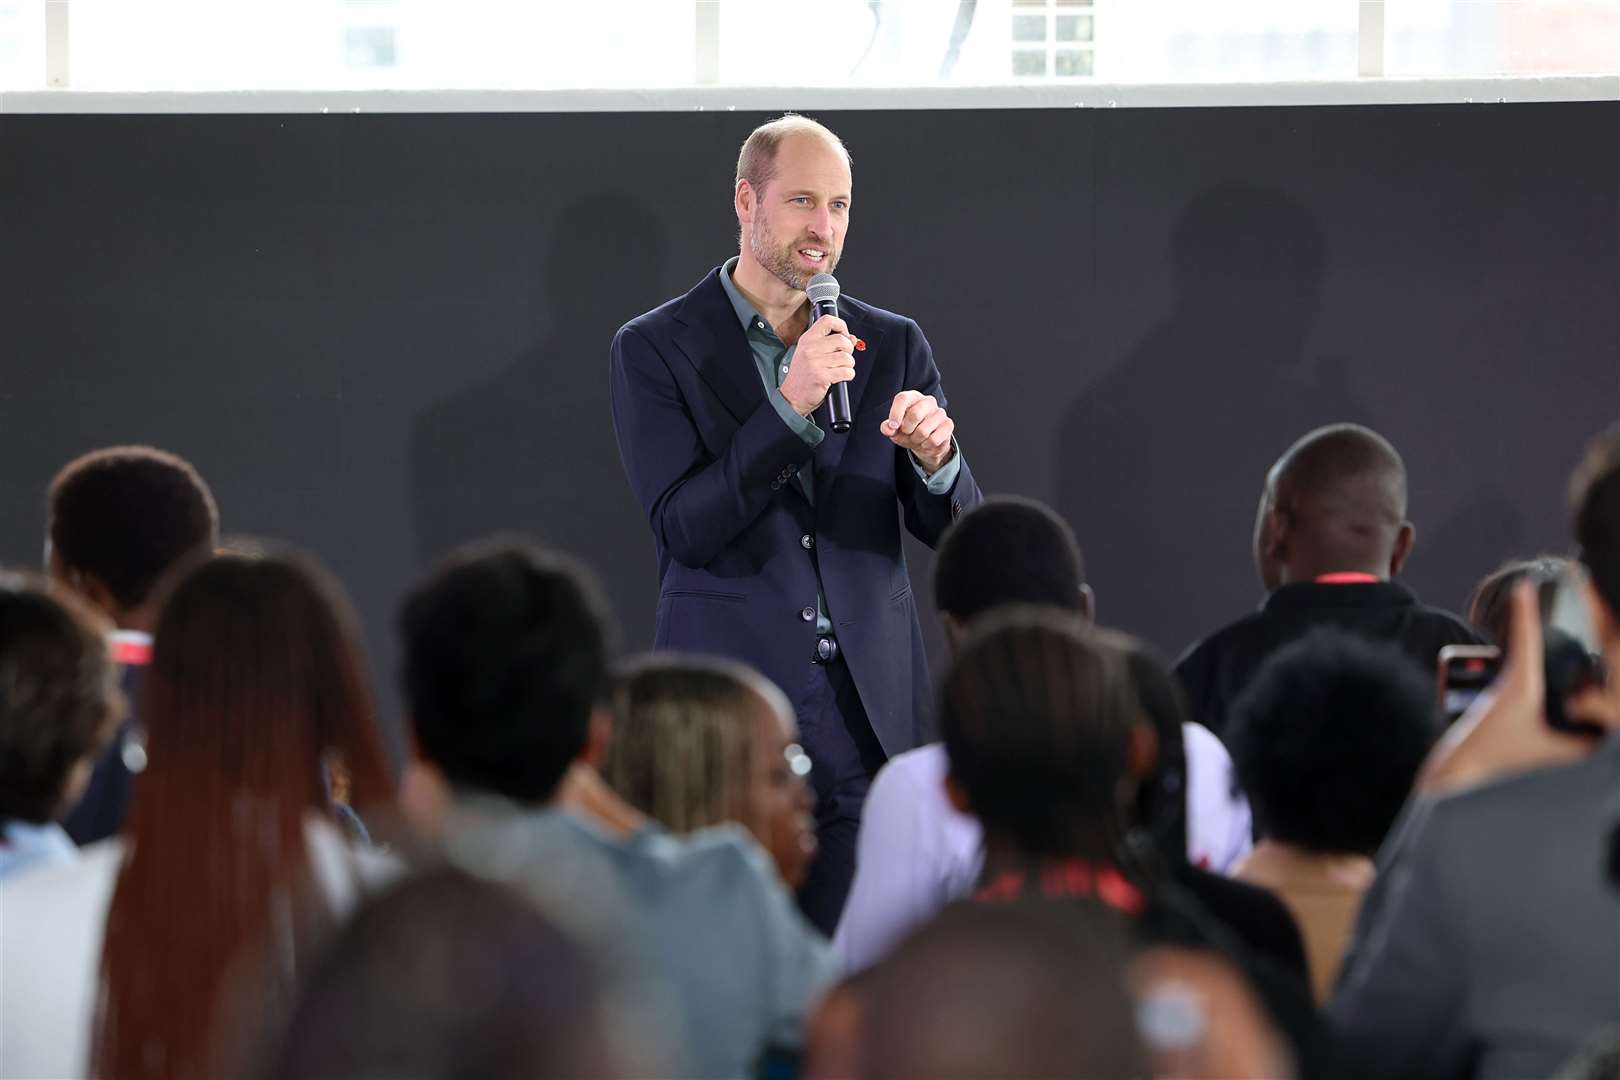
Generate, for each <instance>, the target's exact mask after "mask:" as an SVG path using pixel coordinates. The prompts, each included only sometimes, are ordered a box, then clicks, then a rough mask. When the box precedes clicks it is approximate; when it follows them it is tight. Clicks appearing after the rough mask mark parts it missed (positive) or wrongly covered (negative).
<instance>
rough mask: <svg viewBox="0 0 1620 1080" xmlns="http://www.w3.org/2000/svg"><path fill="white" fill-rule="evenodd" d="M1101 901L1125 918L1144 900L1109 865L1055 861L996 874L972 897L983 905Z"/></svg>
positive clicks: (1140, 908) (1139, 907)
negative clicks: (1037, 899) (1037, 900)
mask: <svg viewBox="0 0 1620 1080" xmlns="http://www.w3.org/2000/svg"><path fill="white" fill-rule="evenodd" d="M1032 896H1034V897H1041V898H1044V899H1048V900H1052V899H1073V898H1075V897H1087V898H1095V899H1097V900H1101V901H1102V902H1103V903H1105V904H1107V905H1108V906H1109V907H1111V908H1114V909H1116V910H1118V911H1123V912H1124V913H1125V914H1127V915H1140V914H1141V913H1142V909H1143V907H1145V906H1146V904H1147V901H1146V900H1145V899H1144V898H1143V896H1142V892H1141V890H1140V889H1138V888H1137V887H1136V886H1135V885H1132V884H1131V883H1130V882H1129V881H1126V880H1125V876H1124V875H1123V874H1121V873H1120V872H1119V870H1118V869H1116V868H1115V867H1112V866H1093V865H1092V864H1091V863H1089V862H1086V861H1085V860H1084V859H1059V860H1057V861H1056V862H1049V863H1044V864H1042V865H1041V866H1039V867H1037V868H1036V870H1035V871H1034V876H1033V879H1032V878H1031V874H1030V872H1029V871H1026V870H1007V871H1005V872H1003V873H1000V874H997V875H996V876H995V877H993V878H991V879H990V880H989V881H987V882H985V884H984V885H983V886H981V887H980V889H979V891H978V892H976V893H974V894H973V899H975V900H977V901H979V902H980V903H985V904H1007V903H1011V902H1012V901H1014V900H1021V899H1025V898H1027V897H1032Z"/></svg>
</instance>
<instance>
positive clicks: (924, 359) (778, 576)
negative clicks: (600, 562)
mask: <svg viewBox="0 0 1620 1080" xmlns="http://www.w3.org/2000/svg"><path fill="white" fill-rule="evenodd" d="M850 188H851V183H850V170H849V155H848V153H847V152H846V151H845V150H844V147H843V144H842V143H841V142H839V140H838V138H837V136H835V135H833V133H832V132H830V131H828V130H827V129H826V128H824V127H822V126H821V125H820V124H817V123H815V122H814V121H811V120H808V119H805V118H803V117H797V116H787V117H783V118H782V119H780V120H776V121H773V122H771V123H769V124H766V125H764V126H762V127H760V128H759V129H757V130H756V131H755V132H754V133H753V134H752V135H750V136H749V138H748V141H747V142H746V143H744V145H743V150H742V154H741V156H740V157H739V159H738V163H737V181H736V187H735V193H734V194H735V206H736V211H737V220H738V223H739V225H740V226H741V244H740V252H739V254H738V257H737V258H735V259H732V260H730V261H728V262H727V263H726V264H725V265H724V266H722V267H719V268H717V269H716V270H714V271H713V272H711V273H710V274H709V275H708V276H707V277H705V278H704V279H703V280H702V281H701V282H699V283H698V285H697V286H696V287H695V288H694V289H692V291H691V292H689V293H687V294H686V295H685V296H681V297H677V298H676V299H674V300H671V301H669V302H668V303H666V304H664V305H663V306H662V307H659V308H657V309H655V310H653V311H651V312H648V313H647V314H645V315H642V316H640V317H639V318H636V319H633V320H631V321H630V322H629V323H627V324H626V325H625V326H624V327H622V328H621V329H620V330H619V333H618V335H617V336H616V337H615V338H614V341H613V350H612V372H611V376H612V397H613V424H614V431H615V433H616V435H617V438H618V443H619V453H620V455H621V456H622V458H623V460H624V466H625V471H626V473H628V475H629V478H630V484H631V487H632V488H634V489H635V492H636V496H637V497H638V498H639V499H640V500H641V503H642V506H643V507H644V508H645V509H646V511H647V518H648V521H649V523H650V524H651V526H652V532H653V540H654V543H655V545H656V547H657V552H658V572H659V579H660V586H659V596H658V612H657V631H656V637H655V641H654V646H655V647H656V648H659V649H679V650H686V651H693V652H706V653H718V654H721V655H725V656H731V657H736V658H738V659H741V660H744V661H746V662H748V663H750V664H752V665H753V666H754V667H756V668H758V669H759V670H760V671H762V672H764V673H765V674H766V675H767V676H768V677H769V678H770V679H771V680H772V681H774V682H775V683H776V684H777V685H778V686H780V687H781V688H782V689H783V690H784V691H785V692H786V693H787V695H788V696H789V698H791V699H792V700H793V701H794V704H795V706H796V709H797V711H798V716H799V723H800V728H801V738H802V740H803V742H804V745H805V749H806V750H807V751H808V752H809V754H810V758H811V761H812V762H813V763H814V771H813V774H812V780H813V781H814V786H815V790H816V796H817V808H816V817H817V825H818V830H817V831H818V836H819V840H820V844H821V852H820V854H819V855H818V857H817V859H816V862H815V865H814V866H813V868H812V870H811V873H810V879H809V881H807V882H806V884H805V886H804V888H803V889H802V890H801V892H800V902H801V904H802V905H803V907H804V909H805V912H806V913H807V914H808V915H809V916H810V918H811V920H812V921H813V922H815V923H816V924H817V925H818V926H820V927H821V928H822V929H823V930H825V931H827V932H831V930H832V928H833V926H835V925H836V923H837V919H838V913H839V911H840V909H841V908H842V906H843V901H844V895H845V894H846V893H847V891H848V888H849V880H850V876H851V875H852V874H853V871H854V851H855V833H856V827H857V825H858V823H859V819H860V808H861V804H862V802H863V801H864V799H865V796H866V788H867V784H868V782H869V780H870V778H871V776H872V774H873V773H874V772H876V770H877V768H878V767H879V766H880V765H881V764H882V763H883V761H884V760H885V759H886V758H887V757H888V756H889V755H891V754H897V753H900V752H901V751H904V750H909V749H911V748H912V747H914V746H916V745H918V744H919V743H921V742H924V741H926V740H927V739H929V738H931V737H932V731H931V728H932V720H931V708H930V693H931V690H930V684H929V678H928V668H927V659H926V657H925V655H924V653H923V643H922V632H921V629H920V628H919V625H918V621H917V613H916V605H915V602H914V600H913V597H912V592H911V581H910V578H909V576H908V574H907V571H906V562H905V556H904V554H903V553H902V550H901V545H900V518H901V513H900V512H903V515H904V520H905V524H906V527H907V528H908V529H909V530H910V531H911V533H912V535H914V536H916V537H917V538H918V539H920V540H922V541H923V542H924V543H926V544H929V545H933V544H935V543H936V542H937V541H938V540H939V538H940V535H941V534H942V533H943V532H944V531H945V528H946V527H947V526H948V525H949V524H950V523H951V521H952V520H954V519H955V518H956V517H958V516H960V515H961V514H962V513H963V512H964V511H966V510H967V509H969V508H971V507H972V506H974V505H976V504H977V503H978V502H979V501H980V498H981V496H980V493H979V488H978V485H977V484H976V483H975V482H974V480H973V475H972V473H971V472H970V471H969V470H968V467H967V462H966V461H965V460H964V459H963V457H962V454H961V452H960V450H959V449H958V447H957V445H956V440H955V438H954V430H955V425H954V423H953V422H952V420H951V418H950V416H949V415H948V414H947V413H946V411H945V395H944V392H943V390H942V389H941V387H940V377H939V370H938V369H937V368H936V367H935V366H934V359H933V354H932V352H931V351H930V349H929V347H928V342H927V340H926V339H925V338H924V337H923V335H922V331H921V330H920V329H919V328H918V327H917V324H916V323H915V322H913V321H912V320H910V319H908V318H905V317H904V316H900V315H895V314H893V313H892V312H888V311H884V310H882V309H880V308H875V307H872V306H870V305H868V304H864V303H861V302H860V301H858V300H854V299H852V298H850V297H848V296H845V297H842V298H841V299H840V300H839V316H837V317H834V316H823V317H822V318H820V319H818V320H817V321H816V322H815V323H814V324H813V325H812V324H811V323H810V306H809V303H808V301H807V299H806V297H805V293H804V289H805V287H806V285H807V284H808V283H809V280H810V278H811V277H812V276H814V275H815V274H819V273H829V272H831V270H832V269H833V267H834V266H836V265H837V262H838V256H839V254H840V252H841V249H842V247H843V240H844V234H845V231H846V229H847V227H848V224H849V208H850V202H851V196H850ZM840 382H847V383H848V384H849V398H850V409H851V414H852V416H853V420H854V424H853V427H852V428H851V429H850V431H849V432H848V433H847V434H844V435H837V434H831V433H830V432H829V431H827V430H826V425H825V423H824V422H821V421H818V420H817V418H816V417H817V416H818V415H819V416H822V417H824V415H825V414H824V411H823V412H822V413H819V414H818V412H817V410H818V409H821V407H822V403H823V401H824V400H825V398H826V396H827V392H828V390H829V388H830V387H832V386H833V385H834V384H836V383H840ZM897 504H898V510H899V511H900V512H897Z"/></svg>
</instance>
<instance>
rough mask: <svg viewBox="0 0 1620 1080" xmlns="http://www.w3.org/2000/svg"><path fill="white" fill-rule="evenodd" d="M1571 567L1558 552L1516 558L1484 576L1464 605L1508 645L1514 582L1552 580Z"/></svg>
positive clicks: (1474, 619)
mask: <svg viewBox="0 0 1620 1080" xmlns="http://www.w3.org/2000/svg"><path fill="white" fill-rule="evenodd" d="M1570 568H1571V564H1570V561H1569V560H1568V559H1562V558H1559V557H1558V556H1557V555H1537V556H1536V557H1535V558H1533V559H1512V560H1509V561H1508V562H1505V563H1503V564H1502V565H1501V566H1498V567H1497V568H1496V569H1495V570H1492V571H1491V572H1490V573H1489V574H1486V575H1485V576H1484V577H1483V578H1481V579H1480V582H1479V584H1478V585H1475V586H1474V591H1473V592H1471V593H1470V594H1469V595H1468V604H1467V606H1466V607H1465V608H1464V610H1465V611H1466V612H1467V613H1468V621H1469V622H1470V623H1472V624H1473V625H1474V628H1475V629H1477V630H1479V631H1480V632H1481V633H1483V634H1484V635H1485V636H1486V637H1488V638H1490V639H1491V641H1493V642H1494V643H1496V644H1497V645H1498V646H1501V647H1502V648H1506V647H1507V644H1508V637H1509V635H1508V620H1509V617H1510V612H1511V610H1512V605H1511V603H1510V602H1509V601H1510V600H1511V598H1512V596H1513V586H1515V585H1517V584H1518V583H1519V582H1521V581H1523V580H1524V579H1526V578H1530V579H1532V580H1543V579H1545V580H1551V579H1553V578H1557V577H1561V576H1563V575H1564V574H1565V573H1567V572H1568V571H1569V569H1570Z"/></svg>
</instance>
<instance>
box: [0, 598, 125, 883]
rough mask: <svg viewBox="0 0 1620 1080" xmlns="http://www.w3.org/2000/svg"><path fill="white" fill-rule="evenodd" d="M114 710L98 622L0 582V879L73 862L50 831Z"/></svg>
mask: <svg viewBox="0 0 1620 1080" xmlns="http://www.w3.org/2000/svg"><path fill="white" fill-rule="evenodd" d="M122 710H123V701H122V698H121V695H120V694H119V692H118V684H117V676H116V674H115V670H114V668H113V664H112V661H111V659H110V658H109V655H108V651H107V640H106V635H105V633H104V632H103V630H102V628H101V626H99V625H98V619H97V616H96V615H95V614H94V613H92V612H91V611H89V610H88V609H87V608H86V607H85V605H83V604H81V603H80V602H78V601H77V600H75V599H74V598H73V597H72V596H69V595H63V594H53V593H52V592H51V591H50V590H49V589H47V587H46V586H45V584H44V583H43V582H39V581H34V580H32V579H30V578H27V577H23V576H20V575H16V574H9V573H0V878H3V877H8V876H10V875H12V874H15V873H16V872H17V871H19V870H22V869H24V868H25V867H30V866H41V865H46V864H49V863H53V862H64V861H69V860H71V859H72V858H73V856H74V853H75V848H74V846H73V841H72V840H71V839H69V838H68V834H67V833H66V832H64V831H63V829H62V826H61V825H59V824H57V822H58V820H59V819H60V818H61V817H62V815H63V814H65V813H66V812H67V811H68V809H69V808H70V807H71V806H73V805H74V803H75V802H77V800H78V797H79V795H80V793H81V792H83V790H84V786H85V783H86V782H87V781H88V779H89V776H90V770H91V768H92V766H94V764H95V761H96V758H97V757H98V756H99V755H100V753H101V748H102V747H103V746H104V745H105V744H106V742H107V741H108V740H109V739H110V738H111V737H112V733H113V731H114V730H116V727H117V724H118V720H119V717H120V715H121V713H122Z"/></svg>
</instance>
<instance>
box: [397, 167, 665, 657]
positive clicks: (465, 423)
mask: <svg viewBox="0 0 1620 1080" xmlns="http://www.w3.org/2000/svg"><path fill="white" fill-rule="evenodd" d="M548 236H549V239H548V242H547V244H546V247H545V256H544V262H543V263H542V266H541V271H540V276H541V278H542V280H543V282H544V290H543V293H542V295H541V296H539V297H537V298H536V301H535V303H536V307H537V309H538V310H537V311H536V314H535V316H534V322H535V324H536V325H541V326H545V327H547V328H548V329H547V330H546V333H545V335H544V337H542V338H541V339H540V341H538V342H537V343H535V345H534V346H533V347H531V348H529V349H527V350H525V351H524V352H523V353H521V354H520V355H519V356H517V357H516V358H515V359H514V360H513V361H512V362H511V364H509V365H508V366H507V367H505V368H503V369H501V370H500V371H499V372H497V373H496V374H495V375H494V376H492V377H490V378H488V379H485V380H483V381H481V382H478V383H474V384H473V385H471V386H468V387H466V388H465V389H462V390H460V391H457V392H456V393H455V394H453V395H452V396H450V397H449V398H446V399H445V400H443V401H440V402H437V403H435V404H434V405H432V406H430V407H429V408H428V409H426V410H425V411H424V412H422V413H421V414H420V415H418V416H417V417H416V418H415V419H414V420H413V421H412V424H411V437H410V469H411V473H410V475H411V515H412V521H413V525H414V527H415V537H416V549H417V554H418V557H419V558H420V559H421V560H422V561H423V562H431V561H432V560H434V559H437V558H439V557H440V556H442V555H443V554H444V553H445V552H446V551H448V550H449V549H450V548H452V547H454V546H455V545H457V544H460V543H464V542H466V541H468V540H472V539H477V538H479V537H484V536H488V535H490V534H491V533H495V532H503V531H518V532H522V533H525V534H527V535H530V536H533V537H535V538H537V539H538V540H539V541H541V542H542V543H544V544H545V545H547V546H548V547H553V548H560V549H562V550H564V551H567V552H569V553H571V554H573V555H575V556H577V557H578V558H580V559H583V560H584V561H585V562H586V563H587V564H589V565H590V566H591V567H592V568H593V569H594V570H595V571H596V573H597V574H598V575H599V576H600V577H601V578H602V580H603V583H604V585H605V586H606V588H607V592H608V596H609V598H610V599H611V601H612V603H613V607H614V610H615V613H616V614H617V615H618V616H619V619H620V621H621V627H622V629H623V631H624V634H625V640H626V642H627V643H628V644H630V645H632V646H639V645H640V644H641V643H643V642H650V641H651V640H652V614H653V608H654V598H655V597H656V595H657V578H656V564H655V562H654V559H653V548H652V541H651V538H650V537H649V536H648V534H647V525H646V521H645V519H644V518H643V516H642V513H641V508H640V506H639V505H638V504H637V503H636V501H635V499H634V497H633V496H632V495H631V493H630V488H629V484H628V483H627V481H626V480H625V476H624V470H623V468H622V467H621V466H620V464H619V452H618V447H617V445H616V444H615V442H614V439H613V423H612V417H611V415H610V413H609V409H608V377H607V354H608V346H609V345H610V344H611V343H612V341H613V335H614V333H615V331H617V330H618V328H619V326H620V325H621V324H623V323H624V321H625V319H626V318H627V317H629V315H631V314H635V313H638V312H641V311H644V310H646V309H648V308H651V307H653V306H654V305H656V304H657V303H658V302H659V301H660V299H661V297H660V296H659V295H658V290H659V282H660V280H661V278H662V271H663V265H664V261H665V259H666V256H667V249H668V237H667V235H666V233H665V230H664V227H663V225H662V224H661V222H660V221H659V219H658V217H657V216H656V215H655V214H653V213H652V212H651V211H649V210H648V209H647V208H646V207H645V206H642V205H641V204H639V203H637V202H636V201H635V200H634V199H633V198H631V197H630V196H628V195H625V194H623V193H620V192H614V191H607V192H602V193H599V194H595V195H591V196H589V197H588V198H585V199H580V200H577V201H575V202H573V203H571V204H569V205H567V206H565V207H563V208H562V209H561V210H560V211H558V213H557V214H556V215H555V217H554V218H553V219H552V221H551V224H550V229H549V233H548ZM602 268H611V274H610V275H604V274H603V273H602ZM447 360H448V361H449V362H451V363H454V362H455V361H454V358H447Z"/></svg>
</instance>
